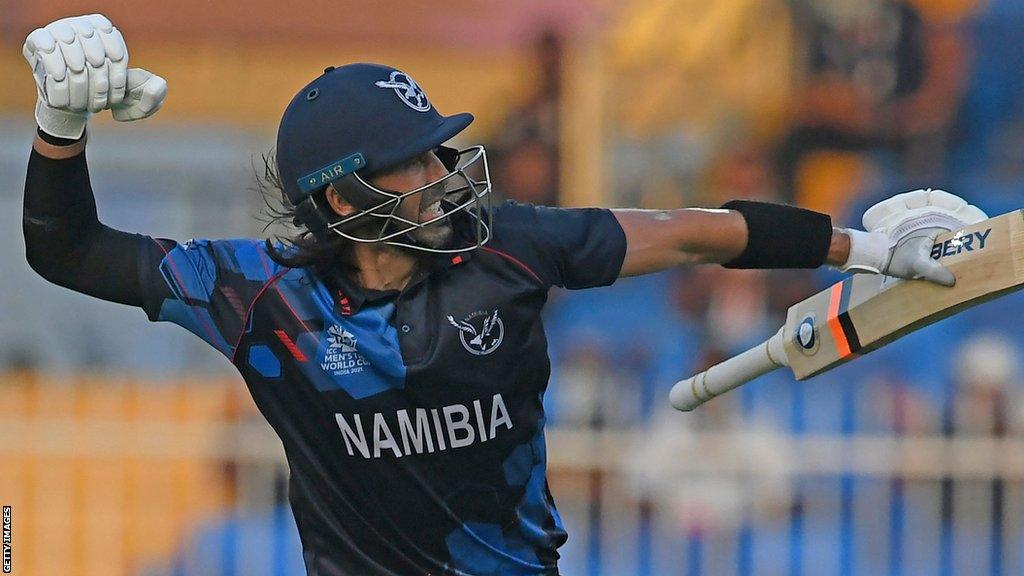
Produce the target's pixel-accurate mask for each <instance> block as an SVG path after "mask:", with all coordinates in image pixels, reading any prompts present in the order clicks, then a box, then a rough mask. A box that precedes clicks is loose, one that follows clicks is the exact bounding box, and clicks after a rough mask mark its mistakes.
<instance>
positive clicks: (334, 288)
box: [315, 252, 472, 316]
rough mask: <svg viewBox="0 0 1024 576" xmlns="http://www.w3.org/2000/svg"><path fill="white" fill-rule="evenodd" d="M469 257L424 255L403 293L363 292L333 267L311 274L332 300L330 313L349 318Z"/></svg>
mask: <svg viewBox="0 0 1024 576" xmlns="http://www.w3.org/2000/svg"><path fill="white" fill-rule="evenodd" d="M471 257H472V252H462V253H459V254H424V255H422V256H421V258H420V261H419V263H420V265H419V266H417V267H416V270H415V271H414V272H413V275H412V278H410V279H409V283H408V284H407V285H406V287H405V290H402V291H399V290H371V289H367V288H363V287H362V286H360V285H359V283H358V282H356V281H355V280H354V279H353V278H351V277H350V275H349V274H347V273H345V272H344V271H343V270H341V269H340V268H338V267H336V266H332V267H330V268H326V269H322V270H317V271H316V272H315V273H316V275H317V276H318V277H319V279H320V280H321V281H322V282H323V283H324V285H325V286H326V287H327V289H328V290H329V291H330V293H331V297H332V299H333V300H334V311H335V312H336V313H337V314H339V315H341V316H351V315H352V314H355V313H357V312H359V310H361V309H362V308H363V306H366V305H367V304H373V303H375V302H379V301H386V300H393V299H395V298H396V297H398V296H399V294H401V293H402V292H405V291H408V290H409V289H410V288H412V287H414V286H416V285H417V284H419V283H421V282H423V281H424V280H426V279H427V278H429V277H430V276H431V275H433V274H436V273H438V272H440V271H442V270H447V269H448V268H451V267H453V266H458V265H460V264H464V263H466V262H467V261H469V259H470V258H471Z"/></svg>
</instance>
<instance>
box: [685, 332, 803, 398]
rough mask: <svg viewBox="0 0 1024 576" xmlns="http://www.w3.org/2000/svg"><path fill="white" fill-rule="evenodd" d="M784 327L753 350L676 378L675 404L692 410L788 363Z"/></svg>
mask: <svg viewBox="0 0 1024 576" xmlns="http://www.w3.org/2000/svg"><path fill="white" fill-rule="evenodd" d="M784 331H785V327H782V328H779V331H778V332H776V333H775V335H774V336H772V337H771V338H769V339H768V340H767V341H765V342H762V343H761V344H758V345H757V346H754V347H753V348H751V349H750V350H747V351H746V352H744V353H742V354H739V355H737V356H733V357H732V358H729V359H728V360H725V361H724V362H722V363H720V364H715V365H714V366H712V367H711V368H708V369H707V370H705V371H703V372H701V373H700V374H697V375H695V376H691V377H689V378H687V379H686V380H681V381H679V382H676V385H675V386H673V387H672V391H671V392H669V395H668V398H669V401H670V402H671V403H672V407H673V408H675V409H676V410H682V411H684V412H689V411H690V410H693V409H694V408H696V407H697V406H700V405H701V404H703V403H705V402H707V401H708V400H711V399H712V398H714V397H715V396H718V395H720V394H724V393H726V392H728V391H729V390H732V389H733V388H736V387H738V386H742V385H743V384H746V383H747V382H750V381H751V380H753V379H754V378H757V377H758V376H761V375H762V374H767V373H768V372H771V371H772V370H775V369H777V368H781V367H783V366H789V361H788V360H787V359H786V352H785V350H784V348H783V345H782V344H783V332H784Z"/></svg>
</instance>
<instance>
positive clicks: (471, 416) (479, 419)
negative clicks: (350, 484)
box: [335, 394, 512, 458]
mask: <svg viewBox="0 0 1024 576" xmlns="http://www.w3.org/2000/svg"><path fill="white" fill-rule="evenodd" d="M488 416H489V417H488ZM335 417H336V418H337V419H338V426H339V427H340V428H341V436H342V437H343V438H344V439H345V448H346V449H348V454H349V456H355V454H356V451H358V452H359V454H361V455H362V456H363V458H380V456H381V453H382V452H385V453H386V452H391V453H393V454H394V455H395V457H397V458H401V457H402V456H408V455H409V454H423V453H424V452H430V453H432V452H434V450H435V449H436V450H437V451H441V450H447V449H448V448H463V447H465V446H469V445H471V444H473V443H475V442H487V441H488V440H491V439H493V438H494V436H495V434H497V433H498V428H499V427H500V426H504V427H506V428H508V429H509V430H511V429H512V418H511V417H509V415H508V409H507V408H506V407H505V401H504V400H502V398H501V394H495V395H494V398H492V399H491V405H490V406H484V405H483V403H482V402H481V401H480V400H473V403H472V404H471V405H466V404H452V405H450V406H442V407H441V408H431V409H429V410H428V409H426V408H416V409H415V410H413V411H412V412H411V413H410V411H409V410H406V409H402V410H398V411H397V412H395V415H394V417H389V418H385V416H384V414H382V413H380V412H375V413H374V414H373V416H372V417H368V418H366V419H365V421H364V420H363V419H362V418H361V417H360V415H359V414H351V415H348V416H346V415H345V414H341V413H337V414H335ZM350 418H351V421H350V420H349V419H350ZM396 432H397V434H396Z"/></svg>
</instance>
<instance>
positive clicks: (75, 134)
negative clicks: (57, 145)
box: [35, 100, 89, 140]
mask: <svg viewBox="0 0 1024 576" xmlns="http://www.w3.org/2000/svg"><path fill="white" fill-rule="evenodd" d="M35 116H36V123H37V124H38V125H39V129H40V130H42V131H43V132H46V133H47V134H49V135H50V136H56V137H58V138H67V139H69V140H78V139H79V138H81V137H82V133H83V132H85V125H86V123H88V121H89V113H88V112H70V111H68V110H58V109H56V108H52V107H50V106H47V104H46V102H43V101H42V100H37V101H36V114H35Z"/></svg>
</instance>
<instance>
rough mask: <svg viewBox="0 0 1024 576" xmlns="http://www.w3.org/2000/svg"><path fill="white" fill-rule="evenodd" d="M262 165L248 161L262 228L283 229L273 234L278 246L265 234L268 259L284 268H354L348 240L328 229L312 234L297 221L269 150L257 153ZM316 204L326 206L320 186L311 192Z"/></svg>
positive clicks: (346, 270) (324, 196)
mask: <svg viewBox="0 0 1024 576" xmlns="http://www.w3.org/2000/svg"><path fill="white" fill-rule="evenodd" d="M261 159H262V162H263V167H262V169H261V168H259V167H258V166H257V163H256V160H255V158H254V159H253V162H252V168H253V175H254V177H255V182H256V187H255V191H256V192H258V193H259V194H260V197H261V198H262V199H263V203H264V204H265V205H266V208H265V210H264V211H263V214H261V216H260V217H259V218H260V220H261V221H263V222H264V223H265V225H264V226H263V231H264V232H266V231H267V229H269V228H270V227H271V226H274V225H279V226H280V227H282V228H283V229H284V230H285V231H286V232H285V233H283V234H275V235H274V239H275V240H277V241H278V242H279V243H280V245H281V247H282V248H281V249H279V248H278V247H277V246H276V245H275V244H274V242H273V241H272V240H271V239H270V238H267V240H266V247H267V254H268V255H269V256H270V258H271V260H273V261H274V262H276V263H278V264H280V265H281V266H286V267H288V268H305V267H308V266H312V267H314V268H318V269H327V268H332V267H333V268H336V269H339V270H341V271H344V272H349V271H352V270H354V269H355V265H354V264H353V261H352V257H351V254H352V241H351V240H348V239H346V238H343V237H341V236H339V235H337V234H333V233H331V232H330V231H324V232H323V233H321V234H313V233H312V232H310V231H309V230H308V229H307V228H306V227H305V225H304V224H303V223H302V222H301V220H300V219H299V218H298V215H297V214H296V210H295V205H294V204H292V203H291V201H289V200H288V195H287V194H285V192H284V187H283V186H281V176H280V175H279V174H278V172H277V161H276V159H275V157H274V153H273V152H268V153H266V154H262V155H261ZM314 200H316V202H317V205H319V206H327V198H326V193H325V191H324V190H322V189H321V190H319V191H317V192H315V193H314Z"/></svg>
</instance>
